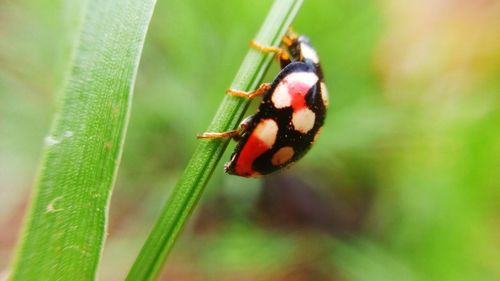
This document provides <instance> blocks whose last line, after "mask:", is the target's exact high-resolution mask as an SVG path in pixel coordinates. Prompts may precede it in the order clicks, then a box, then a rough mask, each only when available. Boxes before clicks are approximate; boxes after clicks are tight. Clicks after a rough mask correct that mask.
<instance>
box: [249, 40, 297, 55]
mask: <svg viewBox="0 0 500 281" xmlns="http://www.w3.org/2000/svg"><path fill="white" fill-rule="evenodd" d="M250 47H252V48H254V49H256V50H259V51H261V52H263V53H275V54H276V56H277V57H278V59H280V60H289V59H290V56H289V55H288V53H287V51H285V50H284V49H282V48H276V47H270V46H264V45H262V44H260V43H258V42H257V41H255V40H252V41H250Z"/></svg>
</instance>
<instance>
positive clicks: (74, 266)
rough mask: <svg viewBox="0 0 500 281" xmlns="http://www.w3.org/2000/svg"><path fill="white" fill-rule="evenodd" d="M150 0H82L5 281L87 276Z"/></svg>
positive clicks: (100, 237)
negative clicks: (72, 46) (73, 43)
mask: <svg viewBox="0 0 500 281" xmlns="http://www.w3.org/2000/svg"><path fill="white" fill-rule="evenodd" d="M154 4H155V0H88V1H87V2H86V3H85V5H83V6H85V9H84V12H83V13H82V19H81V21H80V22H81V28H80V33H79V35H78V39H77V40H76V46H75V49H74V51H73V56H72V61H71V65H70V67H69V69H68V73H67V80H66V83H65V85H64V87H63V90H62V93H61V96H60V98H61V106H60V108H59V109H58V112H57V114H56V116H55V118H54V121H53V126H52V129H51V133H50V135H49V136H48V137H47V138H46V148H45V151H44V157H43V161H42V164H41V168H40V170H39V173H38V176H37V181H36V186H35V191H34V196H33V199H32V202H31V205H30V210H29V211H28V215H27V221H26V223H25V226H24V229H23V234H22V239H21V241H20V243H19V245H18V249H17V252H16V258H15V261H14V264H13V268H12V271H11V274H10V278H11V279H12V280H93V279H95V275H96V270H97V265H98V263H99V260H100V256H101V252H102V247H103V242H104V238H105V236H106V222H107V210H108V203H109V197H110V192H111V189H112V186H113V183H114V180H115V176H116V171H117V168H118V164H119V162H120V156H121V152H122V147H123V142H124V137H125V131H126V127H127V122H128V117H129V112H130V105H131V98H132V89H133V85H134V79H135V76H136V73H137V67H138V64H139V58H140V55H141V51H142V47H143V43H144V38H145V35H146V31H147V27H148V25H149V21H150V18H151V15H152V11H153V8H154Z"/></svg>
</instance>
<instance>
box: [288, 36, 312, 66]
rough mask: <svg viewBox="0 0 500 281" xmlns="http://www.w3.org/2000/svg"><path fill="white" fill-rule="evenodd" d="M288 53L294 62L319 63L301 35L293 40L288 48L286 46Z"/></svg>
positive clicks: (310, 46)
mask: <svg viewBox="0 0 500 281" xmlns="http://www.w3.org/2000/svg"><path fill="white" fill-rule="evenodd" d="M288 51H289V52H290V55H291V56H292V58H293V60H294V61H303V62H312V63H314V64H318V63H319V58H318V54H317V53H316V50H315V49H314V48H313V46H312V45H311V43H310V42H309V38H307V37H306V36H303V35H301V36H299V37H296V38H294V40H292V42H291V44H290V46H288Z"/></svg>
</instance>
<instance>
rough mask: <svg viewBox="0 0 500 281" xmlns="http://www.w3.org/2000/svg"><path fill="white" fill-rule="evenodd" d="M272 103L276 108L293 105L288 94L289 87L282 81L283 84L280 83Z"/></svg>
mask: <svg viewBox="0 0 500 281" xmlns="http://www.w3.org/2000/svg"><path fill="white" fill-rule="evenodd" d="M271 101H272V102H273V105H274V107H276V108H284V107H288V106H290V105H292V98H291V97H290V94H289V93H288V85H287V84H284V83H283V81H281V83H279V84H278V86H277V87H276V90H275V91H274V93H273V96H272V97H271Z"/></svg>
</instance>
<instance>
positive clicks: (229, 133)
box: [196, 129, 241, 139]
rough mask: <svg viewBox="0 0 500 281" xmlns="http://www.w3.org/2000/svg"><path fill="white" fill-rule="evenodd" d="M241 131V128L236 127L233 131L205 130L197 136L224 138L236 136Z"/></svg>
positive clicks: (200, 137)
mask: <svg viewBox="0 0 500 281" xmlns="http://www.w3.org/2000/svg"><path fill="white" fill-rule="evenodd" d="M240 133H241V129H236V130H232V131H227V132H222V133H214V132H205V133H202V134H199V135H197V136H196V138H197V139H224V138H234V137H236V136H237V135H239V134H240Z"/></svg>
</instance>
